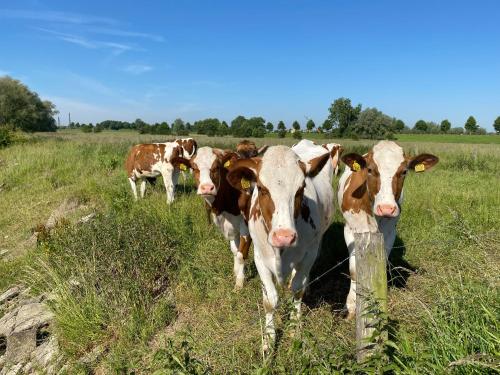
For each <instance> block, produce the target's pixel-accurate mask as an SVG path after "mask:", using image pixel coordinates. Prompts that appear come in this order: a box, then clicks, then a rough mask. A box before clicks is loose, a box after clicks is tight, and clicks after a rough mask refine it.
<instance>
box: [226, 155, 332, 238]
mask: <svg viewBox="0 0 500 375" xmlns="http://www.w3.org/2000/svg"><path fill="white" fill-rule="evenodd" d="M329 156H330V155H329V153H325V154H324V155H321V156H319V157H316V158H314V159H312V160H306V161H303V160H300V158H299V157H298V156H297V154H296V153H295V152H293V151H292V150H291V149H290V148H289V147H286V146H272V147H269V148H268V150H267V151H266V153H265V154H264V156H263V157H254V158H250V159H241V160H238V161H236V162H235V163H234V166H233V167H232V168H231V169H230V171H229V174H228V175H227V180H228V181H229V183H230V184H231V185H232V186H233V187H234V188H236V189H239V190H241V191H245V192H248V191H249V190H251V189H252V188H254V187H257V202H255V203H254V205H253V207H252V211H254V210H256V211H255V214H256V215H257V216H260V215H261V216H262V220H263V222H264V227H265V228H266V231H267V236H268V237H267V239H268V242H269V244H270V245H271V246H273V247H277V248H283V247H291V246H295V244H296V242H297V237H298V234H297V230H296V227H295V219H296V218H297V217H298V215H299V214H300V211H301V206H302V200H303V197H304V188H305V178H306V177H313V176H315V175H317V174H318V173H319V172H320V171H321V169H322V168H323V166H324V165H325V164H326V162H327V161H328V159H329ZM254 194H255V193H254Z"/></svg>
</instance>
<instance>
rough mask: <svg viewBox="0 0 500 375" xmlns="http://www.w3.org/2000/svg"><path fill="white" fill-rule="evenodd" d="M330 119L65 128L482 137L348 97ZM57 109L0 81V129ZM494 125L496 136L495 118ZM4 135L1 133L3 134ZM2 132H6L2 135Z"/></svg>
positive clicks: (39, 119) (35, 124)
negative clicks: (393, 114)
mask: <svg viewBox="0 0 500 375" xmlns="http://www.w3.org/2000/svg"><path fill="white" fill-rule="evenodd" d="M328 112H329V115H328V117H327V118H326V119H325V120H324V121H323V122H322V123H321V125H319V126H317V125H316V124H315V122H314V121H313V120H311V119H308V120H307V122H306V123H305V126H304V128H302V125H301V124H300V123H299V121H293V122H292V123H291V126H290V128H289V129H288V128H287V126H286V125H285V123H284V122H283V121H279V122H278V123H277V124H276V126H275V125H274V124H273V123H272V122H269V121H266V120H265V119H264V118H263V117H250V118H247V117H245V116H242V115H239V116H237V117H236V118H234V119H233V120H232V121H231V122H230V123H229V124H228V123H226V122H225V121H221V120H219V119H217V118H207V119H203V120H198V121H195V122H194V123H192V124H191V123H189V122H184V121H183V120H182V119H180V118H178V119H176V120H174V121H173V122H172V124H168V122H167V121H163V122H156V123H153V124H148V123H146V122H145V121H143V120H141V119H140V118H138V119H136V120H135V121H133V122H127V121H116V120H105V121H102V122H100V123H96V124H95V125H94V124H91V123H90V124H81V123H79V122H71V123H70V124H69V125H68V127H69V128H78V129H81V130H82V131H83V132H96V133H97V132H100V131H102V130H104V129H107V130H119V129H133V130H137V131H138V132H139V133H143V134H146V133H147V134H161V135H187V134H190V133H197V134H205V135H208V136H225V135H233V136H235V137H240V138H244V137H256V138H260V137H264V136H266V135H267V134H273V135H274V136H277V137H281V138H283V137H285V136H286V135H287V133H291V134H292V136H293V137H295V138H298V139H300V138H302V132H303V131H306V132H317V133H322V134H324V135H325V137H334V138H342V137H351V138H370V139H381V138H389V139H390V138H392V137H393V136H394V134H396V133H436V134H437V133H443V134H450V133H451V134H464V133H465V134H486V130H485V129H484V128H482V127H480V126H479V125H478V123H477V121H476V119H475V118H474V117H473V116H470V117H469V118H468V119H467V120H466V121H465V123H464V125H463V126H458V127H452V124H451V123H450V121H449V120H447V119H444V120H442V121H441V122H440V123H439V124H438V123H435V122H432V121H424V120H418V121H417V122H416V123H415V124H414V125H413V127H409V126H407V125H406V124H405V123H404V122H403V121H402V120H401V119H397V118H395V117H391V116H389V115H387V114H385V113H383V112H381V111H379V110H378V109H377V108H366V109H363V108H362V105H361V104H357V105H356V106H354V105H353V104H352V103H351V100H350V99H349V98H343V97H342V98H338V99H336V100H334V101H333V103H332V104H331V105H330V107H329V108H328ZM57 113H58V111H57V110H56V107H55V105H54V104H53V103H51V102H50V101H48V100H41V99H40V97H39V96H38V94H37V93H35V92H34V91H31V90H30V89H29V88H28V87H27V86H26V85H24V84H23V83H21V82H20V81H18V80H15V79H12V78H10V77H8V76H6V77H1V78H0V127H2V128H6V129H11V130H16V129H20V130H23V131H26V132H35V131H55V130H56V129H57V126H56V122H55V120H54V116H55V115H57ZM493 127H494V129H495V131H496V132H497V133H500V116H499V117H497V119H496V120H495V122H494V124H493ZM4 133H5V131H4ZM5 134H6V133H5Z"/></svg>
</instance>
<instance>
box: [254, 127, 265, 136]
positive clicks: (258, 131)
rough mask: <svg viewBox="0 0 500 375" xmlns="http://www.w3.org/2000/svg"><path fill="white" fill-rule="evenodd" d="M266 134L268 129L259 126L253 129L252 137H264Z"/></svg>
mask: <svg viewBox="0 0 500 375" xmlns="http://www.w3.org/2000/svg"><path fill="white" fill-rule="evenodd" d="M265 135H266V129H265V128H264V127H257V128H253V129H252V137H255V138H263V137H264V136H265Z"/></svg>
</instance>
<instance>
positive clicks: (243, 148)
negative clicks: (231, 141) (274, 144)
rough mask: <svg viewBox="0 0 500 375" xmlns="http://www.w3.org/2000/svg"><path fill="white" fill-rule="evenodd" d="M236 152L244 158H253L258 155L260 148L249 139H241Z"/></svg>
mask: <svg viewBox="0 0 500 375" xmlns="http://www.w3.org/2000/svg"><path fill="white" fill-rule="evenodd" d="M236 152H237V153H238V155H239V157H240V158H242V159H248V158H253V157H255V156H257V154H258V150H257V146H256V145H255V143H254V142H252V141H249V140H247V139H245V140H243V141H241V142H240V143H238V144H237V145H236Z"/></svg>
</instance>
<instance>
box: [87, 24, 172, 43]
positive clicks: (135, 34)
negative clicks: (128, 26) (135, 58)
mask: <svg viewBox="0 0 500 375" xmlns="http://www.w3.org/2000/svg"><path fill="white" fill-rule="evenodd" d="M87 31H89V32H93V33H96V34H102V35H111V36H121V37H130V38H144V39H149V40H152V41H154V42H164V41H165V38H164V37H163V36H161V35H156V34H150V33H140V32H135V31H126V30H119V29H108V28H100V27H92V28H89V29H88V30H87Z"/></svg>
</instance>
